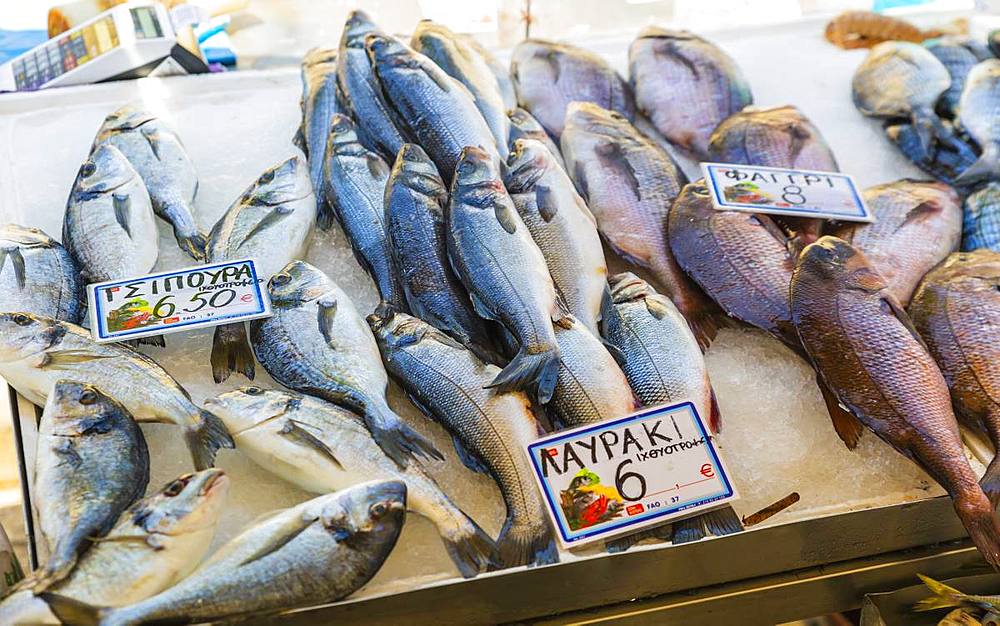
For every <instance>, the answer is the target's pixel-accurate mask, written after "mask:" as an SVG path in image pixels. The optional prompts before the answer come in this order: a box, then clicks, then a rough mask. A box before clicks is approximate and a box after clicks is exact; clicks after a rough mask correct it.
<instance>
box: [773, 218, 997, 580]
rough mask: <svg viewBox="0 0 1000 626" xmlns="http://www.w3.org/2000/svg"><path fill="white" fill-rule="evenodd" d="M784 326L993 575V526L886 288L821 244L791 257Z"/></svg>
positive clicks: (930, 363) (919, 345)
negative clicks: (934, 495)
mask: <svg viewBox="0 0 1000 626" xmlns="http://www.w3.org/2000/svg"><path fill="white" fill-rule="evenodd" d="M791 309H792V320H793V322H794V324H795V328H796V330H797V331H798V334H799V337H800V338H801V339H802V345H803V346H804V347H805V350H806V352H807V353H808V354H809V357H810V358H811V359H812V361H813V363H814V364H815V366H816V368H817V370H818V371H819V373H820V376H821V377H822V378H823V380H825V381H826V382H827V384H828V386H829V388H830V389H831V390H832V391H833V393H834V394H835V395H836V396H837V398H838V400H839V401H840V403H841V404H842V405H843V406H845V407H847V408H848V410H850V412H851V413H852V414H853V415H854V416H855V417H856V418H857V419H858V420H860V421H861V422H862V423H863V424H865V425H866V426H867V427H868V428H870V429H871V430H873V431H874V432H875V434H876V435H878V436H879V437H880V438H881V439H882V440H884V441H885V442H886V443H888V444H890V445H891V446H893V447H894V448H896V450H898V451H899V452H900V453H901V454H904V455H906V456H907V457H909V458H911V459H913V460H914V461H915V462H916V463H917V464H918V465H919V466H920V467H921V468H923V469H924V470H925V471H926V472H927V473H928V474H930V475H931V477H932V478H933V479H934V480H935V481H937V482H938V483H939V484H940V485H941V486H942V487H944V489H945V491H947V492H948V494H949V495H950V496H951V498H952V501H953V503H954V506H955V512H956V513H957V514H958V517H959V518H960V519H961V520H962V523H963V525H964V526H965V528H966V530H967V531H968V533H969V536H970V537H971V538H972V541H973V543H974V544H975V545H976V547H978V548H979V551H980V553H981V554H982V556H983V558H985V559H986V561H987V562H988V563H990V564H991V565H993V567H994V568H996V567H1000V526H998V525H997V520H996V518H995V517H994V513H993V507H992V506H991V504H990V501H989V499H988V498H987V497H986V495H985V494H984V493H983V490H982V488H980V486H979V484H978V483H977V481H976V474H975V473H974V472H973V471H972V468H971V467H969V461H968V460H967V459H966V457H965V452H964V450H963V448H962V441H961V438H960V435H959V431H958V423H957V422H956V421H955V414H954V413H953V412H952V408H951V398H950V397H949V395H948V386H947V384H946V383H945V379H944V377H943V376H942V375H941V372H940V371H939V370H938V368H937V365H935V364H934V360H933V359H932V358H931V355H930V354H928V352H927V349H926V348H925V347H924V343H923V342H922V341H921V339H920V336H919V335H918V334H917V331H916V329H915V328H914V327H913V323H912V322H911V321H910V318H909V317H908V316H907V315H906V313H905V312H904V311H903V308H902V305H901V304H900V303H899V300H897V299H896V297H895V296H894V295H893V294H892V292H891V291H890V290H889V287H888V284H887V283H886V282H885V280H884V279H883V278H882V276H881V275H880V274H879V273H878V272H877V271H876V270H875V268H874V267H872V266H871V265H870V264H869V263H868V262H867V261H866V260H865V257H864V256H863V255H862V254H861V253H860V252H858V251H857V250H856V249H855V248H853V247H852V246H851V245H850V244H848V243H847V242H845V241H843V240H841V239H837V238H835V237H823V238H822V239H820V240H819V241H818V242H816V243H814V244H812V245H810V246H809V247H807V248H806V249H805V251H803V253H802V255H801V256H800V257H799V261H798V265H797V266H796V268H795V273H794V275H793V277H792V286H791Z"/></svg>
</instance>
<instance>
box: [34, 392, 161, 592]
mask: <svg viewBox="0 0 1000 626" xmlns="http://www.w3.org/2000/svg"><path fill="white" fill-rule="evenodd" d="M147 482H149V451H148V450H147V449H146V440H145V439H144V438H143V436H142V431H141V430H139V426H138V425H137V424H136V423H135V421H133V419H132V416H131V415H130V414H129V412H128V410H127V409H126V408H125V407H123V406H122V405H121V404H119V403H118V401H117V400H114V399H113V398H111V397H109V396H107V395H105V394H104V393H102V392H101V391H99V390H98V389H97V388H96V387H94V386H92V385H86V384H80V383H76V382H71V381H68V380H60V381H58V382H57V383H56V384H55V385H54V387H53V388H52V393H51V394H50V395H49V399H48V402H46V404H45V411H44V412H43V413H42V419H41V421H40V422H39V424H38V449H37V452H36V457H35V479H34V491H33V493H34V496H35V500H36V501H37V505H36V509H37V511H38V521H39V526H40V527H41V530H42V536H43V537H44V538H45V542H46V544H48V547H49V560H48V562H47V563H46V564H45V565H44V566H43V567H42V569H41V570H40V572H39V573H37V574H36V575H35V584H34V588H35V592H36V593H38V592H41V591H45V590H46V589H48V588H49V587H51V586H52V584H53V583H56V582H58V581H60V580H62V579H64V578H66V576H67V575H68V574H69V573H70V571H71V570H72V569H73V566H74V565H75V564H76V561H77V558H78V556H79V555H80V554H82V553H83V552H84V551H85V550H86V549H87V548H88V547H89V546H90V544H91V542H92V541H94V540H95V539H96V538H98V537H103V536H104V535H106V534H107V533H108V531H109V530H111V528H112V527H113V526H114V524H115V521H116V520H117V519H118V516H119V515H120V514H121V512H122V511H124V510H125V509H126V508H128V507H129V505H131V504H132V503H133V502H135V501H136V500H137V499H138V498H140V497H142V494H143V492H144V491H145V490H146V483H147Z"/></svg>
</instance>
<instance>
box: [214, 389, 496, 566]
mask: <svg viewBox="0 0 1000 626" xmlns="http://www.w3.org/2000/svg"><path fill="white" fill-rule="evenodd" d="M205 405H206V406H208V407H210V408H211V409H212V411H213V412H215V413H216V414H217V415H218V416H219V417H221V418H222V420H223V421H224V422H225V423H226V426H227V427H228V428H229V430H230V432H232V433H233V437H234V438H235V439H236V442H237V445H239V448H240V450H241V451H242V452H243V453H245V454H246V455H248V456H249V457H250V458H251V459H253V460H254V461H255V462H256V463H258V464H259V465H260V466H261V467H263V468H265V469H267V470H269V471H271V472H274V473H275V474H277V475H278V476H280V477H281V478H284V479H285V480H287V481H288V482H290V483H292V484H293V485H296V486H298V487H300V488H302V489H305V490H306V491H311V492H313V493H330V492H333V491H340V490H342V489H346V488H348V487H351V486H352V485H357V484H359V483H363V482H365V481H368V480H398V481H400V482H403V483H405V484H406V493H407V502H408V508H409V509H410V510H411V511H415V512H417V513H419V514H420V515H422V516H424V517H426V518H427V519H429V520H430V521H432V522H433V523H434V525H435V526H437V528H438V532H439V533H440V534H441V540H442V541H443V542H444V544H445V547H446V549H447V551H448V554H449V556H451V559H452V561H454V563H455V566H456V567H457V568H458V570H459V571H460V572H461V573H462V575H463V576H465V577H466V578H471V577H473V576H475V575H476V574H478V573H479V572H481V571H483V570H485V569H486V567H487V566H488V565H490V563H491V562H492V557H493V552H494V550H495V549H496V546H494V545H493V540H492V539H490V537H489V536H488V535H486V533H485V532H483V530H482V529H481V528H480V527H479V526H478V525H477V524H476V523H475V522H474V521H473V520H472V519H471V518H469V516H468V515H466V514H465V513H464V512H462V510H461V509H459V508H458V507H457V506H456V505H455V504H454V503H453V502H452V501H451V499H450V498H448V496H447V495H446V494H445V493H444V492H443V491H442V490H441V488H440V487H438V485H437V483H436V482H434V479H433V478H431V477H430V476H428V475H427V474H426V473H425V472H424V471H423V470H422V469H420V468H419V467H418V466H417V465H416V464H414V463H410V464H409V466H408V467H407V468H406V469H405V470H400V469H399V467H398V466H397V465H396V464H395V463H394V462H393V461H392V459H390V458H389V457H388V456H386V454H385V453H384V452H382V450H381V449H380V448H379V447H378V445H377V444H376V443H375V442H374V441H373V440H372V436H371V433H369V432H368V429H367V428H366V427H365V423H364V421H362V419H361V418H360V417H358V415H357V414H355V413H352V412H351V411H348V410H347V409H343V408H341V407H339V406H336V405H334V404H330V403H329V402H324V401H323V400H320V399H318V398H313V397H311V396H304V395H302V394H298V393H291V392H287V391H277V390H263V389H260V388H259V387H246V388H244V389H241V390H238V391H230V392H228V393H224V394H222V395H220V396H218V397H216V398H210V399H209V400H206V401H205Z"/></svg>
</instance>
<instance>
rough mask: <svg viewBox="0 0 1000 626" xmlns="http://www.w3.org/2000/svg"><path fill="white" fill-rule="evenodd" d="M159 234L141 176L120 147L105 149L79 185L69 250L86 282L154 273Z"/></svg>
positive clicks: (68, 227)
mask: <svg viewBox="0 0 1000 626" xmlns="http://www.w3.org/2000/svg"><path fill="white" fill-rule="evenodd" d="M158 240H159V234H158V233H157V232H156V218H155V217H154V216H153V207H152V205H151V204H150V201H149V194H148V193H147V192H146V186H145V185H144V184H143V182H142V179H141V178H140V177H139V174H138V173H136V171H135V169H134V168H133V167H132V166H131V165H130V164H129V162H128V159H126V158H125V156H124V155H123V154H122V153H121V152H120V151H119V150H118V148H115V147H114V146H111V145H107V144H101V145H99V146H97V148H96V149H95V150H94V151H93V152H92V153H91V154H90V156H89V157H88V158H87V160H86V161H85V162H84V164H83V165H81V166H80V172H79V173H78V174H77V176H76V181H75V182H74V183H73V190H72V191H71V192H70V194H69V200H68V201H67V202H66V216H65V218H64V219H63V245H64V246H66V250H67V251H69V253H70V255H71V256H72V257H73V260H74V261H75V262H76V266H77V268H78V269H79V270H80V274H81V276H82V277H83V280H84V282H87V283H97V282H102V281H105V280H114V279H116V278H131V277H133V276H139V275H141V274H147V273H149V271H150V270H152V269H153V265H154V264H155V263H156V256H157V253H158V251H159V250H158V243H157V242H158Z"/></svg>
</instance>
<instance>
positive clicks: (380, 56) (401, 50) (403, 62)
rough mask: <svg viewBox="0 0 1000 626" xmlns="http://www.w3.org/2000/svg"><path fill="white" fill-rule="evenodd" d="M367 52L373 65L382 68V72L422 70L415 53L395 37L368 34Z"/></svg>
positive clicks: (366, 37) (378, 33)
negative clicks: (384, 69)
mask: <svg viewBox="0 0 1000 626" xmlns="http://www.w3.org/2000/svg"><path fill="white" fill-rule="evenodd" d="M365 50H366V51H367V52H368V58H369V59H371V61H372V63H374V64H375V65H376V66H377V67H379V68H380V72H381V68H393V69H411V70H419V69H420V68H419V64H417V63H415V60H416V59H415V57H414V54H413V51H412V50H411V49H410V48H409V47H407V46H406V45H405V44H404V43H403V42H401V41H399V40H398V39H396V38H395V37H391V36H389V35H386V34H384V33H380V32H371V33H368V34H367V35H366V36H365ZM380 77H381V73H380Z"/></svg>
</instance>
